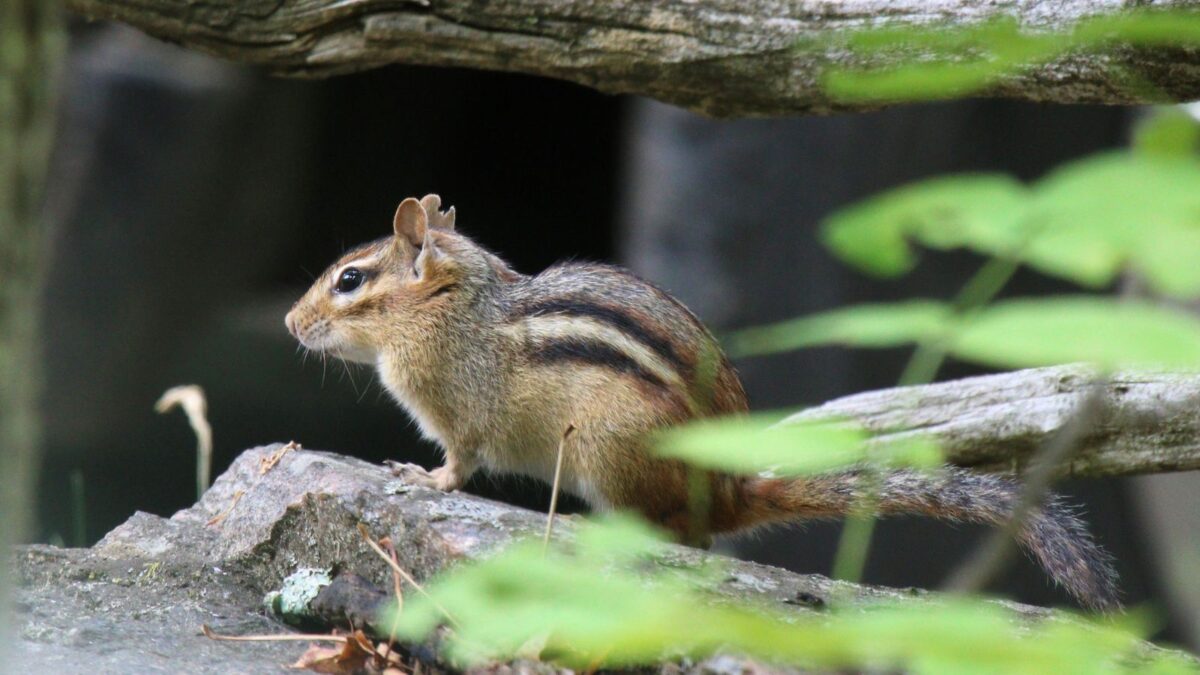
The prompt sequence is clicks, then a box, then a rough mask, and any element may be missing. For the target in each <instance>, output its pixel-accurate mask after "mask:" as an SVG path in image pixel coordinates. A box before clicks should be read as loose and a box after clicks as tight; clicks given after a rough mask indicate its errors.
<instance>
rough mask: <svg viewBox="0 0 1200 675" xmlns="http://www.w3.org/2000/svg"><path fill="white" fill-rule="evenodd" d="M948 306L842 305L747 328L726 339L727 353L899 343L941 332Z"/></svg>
mask: <svg viewBox="0 0 1200 675" xmlns="http://www.w3.org/2000/svg"><path fill="white" fill-rule="evenodd" d="M949 317H950V306H949V305H947V304H946V303H944V302H937V301H933V300H909V301H906V302H899V303H894V304H883V303H880V304H868V305H858V306H854V307H844V308H841V309H835V310H831V311H828V312H822V313H820V314H814V315H811V316H806V317H801V318H799V319H792V320H790V321H783V322H781V323H776V324H771V325H767V326H758V327H755V328H747V329H745V330H741V331H738V332H736V333H734V334H733V335H731V336H730V337H729V338H728V339H727V340H726V343H727V346H728V348H729V352H730V354H732V355H734V356H746V355H751V354H755V355H758V354H771V353H775V352H782V351H788V350H792V349H802V348H805V347H815V346H820V345H832V344H837V345H845V346H849V347H877V348H878V347H897V346H901V345H904V344H908V343H910V342H918V341H921V340H925V339H928V338H931V337H934V336H937V335H939V334H940V333H942V332H943V331H944V330H945V328H946V323H947V321H948V320H949Z"/></svg>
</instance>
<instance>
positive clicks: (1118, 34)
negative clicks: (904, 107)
mask: <svg viewBox="0 0 1200 675" xmlns="http://www.w3.org/2000/svg"><path fill="white" fill-rule="evenodd" d="M809 42H811V41H801V42H800V43H798V46H799V47H801V48H805V47H807V46H809V44H808V43H809ZM1116 44H1132V45H1139V46H1147V47H1152V46H1158V47H1162V46H1183V47H1194V46H1195V45H1197V44H1200V13H1197V12H1195V11H1192V10H1166V11H1163V10H1155V9H1139V10H1132V11H1124V12H1114V13H1110V14H1105V15H1099V16H1092V17H1087V18H1084V19H1082V20H1080V21H1078V22H1076V23H1075V24H1074V25H1073V26H1070V27H1068V28H1066V29H1060V30H1056V31H1044V30H1030V29H1028V28H1026V27H1023V26H1021V25H1020V24H1018V22H1017V21H1016V20H1015V19H1014V18H1012V17H1009V16H1000V17H996V18H994V19H991V20H988V21H983V22H979V23H976V24H973V25H967V26H951V25H946V24H944V23H940V24H934V25H896V23H895V22H891V25H887V24H884V25H882V26H872V27H869V28H864V29H862V30H858V31H852V32H850V33H848V34H841V35H837V36H834V38H832V39H831V40H829V41H827V42H826V43H825V44H824V45H823V46H824V48H825V49H827V50H828V49H830V48H831V47H841V48H844V49H846V50H848V51H850V52H851V55H852V58H850V59H846V61H848V62H850V63H856V64H864V63H865V64H866V65H865V66H864V65H859V66H857V67H854V68H836V67H835V68H830V69H828V70H827V71H826V72H825V73H824V76H823V82H824V85H825V88H826V90H827V91H828V92H829V94H830V96H831V97H832V98H834V99H840V100H845V101H872V100H873V101H890V102H898V101H912V100H936V99H944V98H950V97H960V96H967V95H971V94H975V93H980V92H983V91H986V90H987V89H988V88H989V87H993V86H995V85H996V84H997V83H999V82H1000V81H1002V80H1003V78H1006V77H1010V76H1012V75H1015V74H1018V73H1020V72H1021V71H1023V70H1025V69H1028V68H1030V67H1032V66H1036V65H1038V64H1041V63H1046V62H1048V61H1050V60H1053V59H1055V58H1058V57H1060V56H1062V55H1065V54H1068V53H1071V52H1077V51H1084V50H1089V49H1098V48H1105V47H1109V46H1111V45H1116ZM898 54H899V57H898ZM896 63H899V65H894V64H896ZM874 64H881V67H872V66H873V65H874ZM1131 79H1135V78H1131ZM1135 81H1136V80H1135Z"/></svg>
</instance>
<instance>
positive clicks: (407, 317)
mask: <svg viewBox="0 0 1200 675" xmlns="http://www.w3.org/2000/svg"><path fill="white" fill-rule="evenodd" d="M440 206H441V199H440V198H439V197H438V196H437V195H426V196H425V197H424V198H422V199H421V200H420V201H417V200H416V199H413V198H411V197H410V198H408V199H405V200H404V201H403V202H401V203H400V206H399V208H397V209H396V216H395V218H394V219H393V222H392V228H393V230H394V234H393V235H392V236H390V237H385V238H383V239H380V240H378V241H374V242H371V243H370V244H365V245H363V246H360V247H358V248H356V249H354V250H353V251H350V252H349V253H347V254H346V255H344V256H342V258H341V259H340V260H338V261H337V262H336V263H334V264H333V265H331V266H330V267H329V269H327V270H325V272H324V274H322V275H321V277H320V278H318V279H317V280H316V281H315V282H314V283H313V285H312V287H311V288H309V289H308V292H307V293H305V294H304V297H302V298H300V300H299V301H298V302H297V303H296V304H295V305H294V306H293V307H292V310H291V311H290V312H288V314H287V317H286V318H285V319H284V323H286V324H287V328H288V331H290V332H291V334H292V335H293V336H295V338H296V339H297V340H299V341H300V343H301V344H302V345H304V346H305V347H307V348H309V349H312V350H314V351H319V352H326V353H329V354H331V355H334V356H338V357H341V358H344V359H347V360H350V361H359V362H363V363H371V362H374V361H375V360H376V358H377V356H378V354H379V352H380V351H381V350H383V349H386V348H388V347H390V346H396V345H397V342H398V341H402V342H405V343H409V344H417V343H421V342H433V341H435V340H436V337H437V335H436V332H437V331H438V330H442V329H445V327H447V326H450V325H452V324H453V321H452V319H453V318H454V317H455V316H465V315H466V312H465V311H464V309H465V308H466V307H467V306H468V305H470V304H471V303H472V302H473V301H475V300H476V299H478V298H479V296H480V295H481V291H482V290H483V289H484V288H485V287H487V286H488V285H489V284H494V283H497V282H499V281H502V280H505V279H506V278H508V277H509V276H510V275H512V276H515V273H514V272H512V271H511V270H510V269H508V267H507V265H505V264H504V263H503V262H502V261H500V259H499V258H496V257H495V256H494V255H492V254H490V253H488V252H487V251H486V250H484V249H483V248H481V247H480V246H479V245H478V244H475V243H474V242H472V241H471V240H470V239H468V238H466V237H464V236H462V235H460V234H458V233H456V232H455V231H454V208H453V207H451V208H450V209H449V210H448V211H445V212H442V211H440V210H439V208H440Z"/></svg>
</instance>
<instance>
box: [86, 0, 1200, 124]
mask: <svg viewBox="0 0 1200 675" xmlns="http://www.w3.org/2000/svg"><path fill="white" fill-rule="evenodd" d="M1130 4H1131V3H1128V2H1125V1H1124V0H1057V1H1055V2H1045V1H1039V0H1022V1H1021V2H1015V3H1013V2H1003V3H1001V2H994V1H993V0H497V1H495V2H475V1H473V0H206V1H205V2H194V0H67V6H68V7H70V8H71V9H72V10H74V11H75V12H77V13H79V14H82V15H84V16H86V17H91V18H99V19H112V20H116V21H121V22H124V23H127V24H130V25H132V26H135V27H137V28H139V29H141V30H143V31H145V32H146V33H149V34H151V35H153V36H156V37H158V38H160V39H163V40H166V41H169V42H175V43H179V44H181V45H183V46H185V47H189V48H192V49H197V50H200V51H204V52H207V53H209V54H213V55H215V56H219V57H221V58H225V59H230V60H233V61H238V62H242V63H250V64H257V65H260V66H264V67H266V68H267V69H269V70H271V71H272V72H275V73H279V74H283V75H294V76H309V77H319V76H327V75H335V74H338V73H345V72H351V71H357V70H364V69H368V68H374V67H378V66H383V65H387V64H397V63H402V64H420V65H431V66H454V67H465V68H479V69H485V70H499V71H507V72H515V73H526V74H532V75H540V76H545V77H553V78H558V79H562V80H567V81H570V82H575V83H579V84H583V85H586V86H588V87H593V88H595V89H598V90H600V91H604V92H609V93H614V94H638V95H642V96H648V97H651V98H655V99H658V100H660V101H665V102H667V103H672V104H675V105H678V106H682V107H684V108H688V109H691V110H694V111H697V112H701V113H704V114H707V115H712V116H717V117H746V116H773V115H794V114H819V113H829V112H837V111H843V110H858V109H864V108H867V107H878V104H863V103H851V102H846V101H836V100H833V99H832V98H831V97H830V96H829V95H828V94H827V92H826V91H825V89H824V87H823V86H822V82H823V74H824V73H825V72H826V70H827V69H828V68H829V67H831V66H855V65H861V64H862V60H861V59H862V57H860V56H857V55H855V54H852V53H850V52H849V51H847V50H846V48H845V47H844V46H839V45H838V43H837V41H830V40H825V39H824V38H828V37H831V36H836V35H839V34H841V33H842V32H844V31H847V30H852V29H858V28H862V27H864V26H897V25H929V24H931V23H933V22H940V23H942V24H946V25H949V26H966V25H971V24H974V23H976V22H980V21H985V20H987V19H991V18H996V17H999V16H1010V17H1014V18H1015V19H1016V20H1017V21H1018V22H1020V24H1021V26H1022V27H1023V28H1025V29H1028V30H1030V31H1037V30H1045V29H1052V28H1055V27H1062V26H1065V25H1068V24H1070V23H1071V22H1073V21H1076V20H1078V19H1081V18H1085V17H1089V16H1095V15H1097V14H1102V13H1105V12H1113V11H1117V10H1121V9H1125V8H1127V6H1128V5H1130ZM1132 4H1141V3H1132ZM1153 7H1154V8H1156V9H1172V8H1175V9H1185V8H1189V7H1194V3H1192V2H1190V0H1161V1H1159V2H1155V3H1153ZM872 58H873V61H872V64H876V65H878V64H880V63H882V64H884V65H886V64H887V63H888V59H889V58H890V59H899V58H903V57H902V56H900V55H892V56H890V57H889V56H883V57H872ZM908 58H911V55H909V56H908ZM1131 76H1132V80H1134V81H1136V82H1137V83H1138V86H1130V82H1131ZM987 95H989V96H1000V97H1008V98H1017V99H1024V100H1030V101H1045V102H1056V103H1110V104H1118V103H1141V102H1147V100H1149V99H1154V100H1156V101H1161V100H1174V101H1187V100H1192V99H1195V98H1200V50H1197V49H1179V48H1171V49H1165V48H1164V49H1150V48H1129V47H1122V46H1113V47H1110V48H1106V49H1102V50H1098V51H1089V52H1086V53H1072V54H1070V55H1069V56H1066V57H1063V58H1060V59H1058V60H1056V61H1054V62H1052V63H1049V64H1046V65H1043V66H1039V67H1037V68H1033V69H1031V70H1029V71H1027V72H1025V73H1023V74H1020V75H1017V76H1013V77H1010V78H1006V79H1005V80H1004V81H1003V82H1002V83H1001V84H999V85H997V86H995V87H994V88H993V89H991V90H990V91H988V92H987Z"/></svg>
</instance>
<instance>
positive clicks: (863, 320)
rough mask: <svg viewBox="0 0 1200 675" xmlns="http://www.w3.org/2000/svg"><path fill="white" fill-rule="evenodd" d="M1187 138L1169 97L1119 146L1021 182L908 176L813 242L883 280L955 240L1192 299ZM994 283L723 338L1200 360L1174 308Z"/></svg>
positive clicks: (830, 223) (741, 342)
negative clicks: (1016, 292)
mask: <svg viewBox="0 0 1200 675" xmlns="http://www.w3.org/2000/svg"><path fill="white" fill-rule="evenodd" d="M1197 147H1200V126H1197V123H1196V121H1195V120H1194V119H1192V117H1191V116H1190V115H1188V114H1187V113H1185V112H1183V111H1182V110H1180V109H1165V110H1162V111H1159V112H1158V113H1157V114H1154V115H1151V116H1148V117H1147V118H1146V119H1145V120H1143V121H1142V123H1141V124H1139V126H1138V128H1137V129H1136V132H1135V134H1134V143H1133V146H1132V148H1131V149H1129V150H1126V151H1119V152H1107V153H1101V154H1098V155H1094V156H1091V157H1087V158H1084V159H1081V160H1078V161H1075V162H1070V163H1068V164H1065V165H1063V166H1061V167H1059V168H1058V169H1056V170H1054V171H1051V172H1050V173H1049V174H1048V175H1046V176H1045V177H1043V178H1042V179H1040V180H1038V181H1036V182H1034V183H1032V184H1030V185H1024V184H1022V183H1020V182H1019V181H1017V180H1016V179H1013V178H1011V177H1008V176H1003V175H994V174H974V175H972V174H967V175H956V176H947V177H936V178H931V179H928V180H924V181H919V182H916V183H913V184H910V185H906V186H902V187H900V188H896V189H894V190H889V191H887V192H884V193H882V194H880V195H877V196H874V197H871V198H869V199H867V200H865V201H863V202H861V203H859V204H855V205H852V206H850V207H847V208H845V209H842V210H841V211H838V212H836V213H834V214H833V215H831V216H830V217H829V218H828V219H827V220H826V221H825V222H824V223H823V226H822V239H823V241H824V243H825V244H826V245H827V246H828V248H829V249H830V250H831V251H832V252H833V253H834V254H835V255H837V256H838V257H840V258H841V259H842V260H843V261H845V262H846V263H847V264H849V265H851V266H853V267H855V268H857V269H859V270H861V271H863V272H865V273H867V274H871V275H874V276H879V277H885V278H887V277H896V276H900V275H902V274H905V273H906V272H908V271H910V270H912V269H913V268H914V267H915V266H916V265H917V263H918V260H919V255H918V253H917V250H916V249H915V248H914V245H920V246H925V247H928V248H931V249H936V250H950V249H966V250H969V251H972V252H975V253H977V254H981V255H984V256H988V257H991V258H992V259H995V260H1006V261H1010V262H1011V263H1012V264H1013V265H1026V266H1028V267H1030V268H1032V269H1035V270H1037V271H1039V272H1041V273H1043V274H1047V275H1050V276H1054V277H1058V278H1060V279H1064V280H1067V281H1071V282H1074V283H1076V284H1079V285H1081V286H1084V287H1086V288H1090V289H1096V290H1103V289H1105V288H1108V287H1111V286H1112V285H1113V283H1114V282H1116V281H1117V280H1118V279H1120V278H1121V277H1122V275H1126V274H1129V275H1133V277H1134V278H1136V279H1138V280H1139V281H1140V282H1141V283H1143V284H1144V285H1145V287H1146V289H1147V291H1149V292H1150V293H1152V294H1156V295H1159V296H1163V297H1165V298H1169V299H1172V300H1191V299H1194V298H1196V297H1198V296H1200V265H1197V264H1196V263H1195V261H1196V260H1197V259H1198V258H1200V156H1198V155H1197V154H1196V152H1195V150H1196V149H1197ZM1003 279H1005V280H1006V279H1007V277H1003ZM999 288H1000V287H999V286H997V287H996V288H994V289H989V290H988V291H987V292H986V293H984V294H982V295H980V297H976V298H967V299H965V300H964V298H962V297H960V298H958V299H956V301H955V302H938V301H931V300H909V301H905V302H899V303H893V304H870V305H862V306H858V307H848V308H840V309H835V310H831V311H828V312H824V313H821V314H817V315H813V316H808V317H802V318H799V319H793V320H791V321H786V322H781V323H778V324H774V325H769V326H760V327H755V328H751V329H748V330H744V331H741V332H739V333H736V334H734V335H733V336H732V337H731V339H730V341H729V344H730V349H731V351H732V352H733V353H734V354H736V355H752V354H768V353H774V352H780V351H785V350H790V349H800V348H806V347H813V346H818V345H845V346H852V347H869V348H879V347H895V346H900V345H904V344H909V343H917V344H922V345H931V344H933V345H936V348H937V349H938V350H941V351H942V352H944V353H945V354H946V355H949V356H954V357H957V358H960V359H963V360H966V361H971V362H974V363H979V364H982V365H986V366H992V367H999V368H1022V367H1031V366H1045V365H1054V364H1061V363H1070V362H1090V363H1094V364H1097V365H1099V366H1101V367H1103V368H1108V369H1111V368H1118V367H1141V368H1171V369H1195V368H1197V367H1200V321H1197V319H1196V318H1195V317H1194V316H1193V315H1192V314H1191V313H1189V312H1186V311H1184V310H1182V309H1179V308H1177V307H1173V306H1169V305H1166V304H1160V303H1157V302H1154V301H1153V300H1138V299H1133V298H1124V299H1122V298H1114V297H1101V296H1088V295H1082V296H1063V297H1054V298H1038V299H1033V298H1026V299H1014V300H1008V301H1004V302H999V303H995V304H992V305H989V304H988V303H989V302H990V301H991V299H992V297H994V295H995V292H998V291H999Z"/></svg>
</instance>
